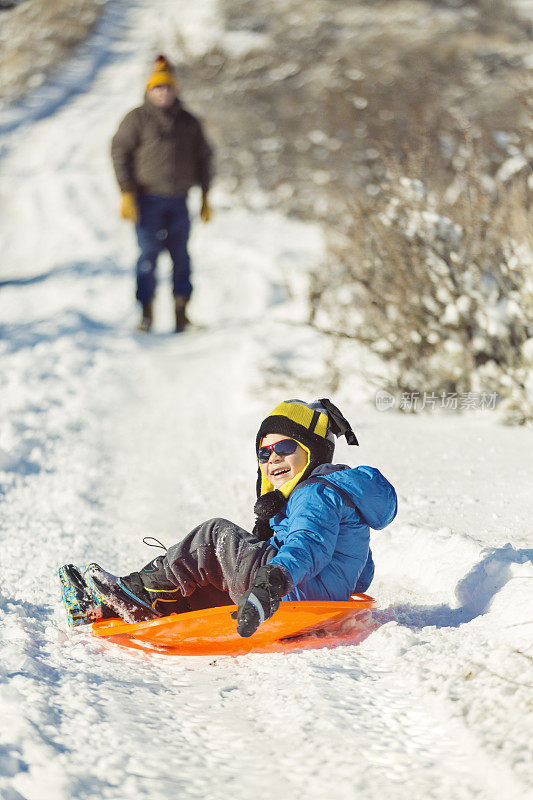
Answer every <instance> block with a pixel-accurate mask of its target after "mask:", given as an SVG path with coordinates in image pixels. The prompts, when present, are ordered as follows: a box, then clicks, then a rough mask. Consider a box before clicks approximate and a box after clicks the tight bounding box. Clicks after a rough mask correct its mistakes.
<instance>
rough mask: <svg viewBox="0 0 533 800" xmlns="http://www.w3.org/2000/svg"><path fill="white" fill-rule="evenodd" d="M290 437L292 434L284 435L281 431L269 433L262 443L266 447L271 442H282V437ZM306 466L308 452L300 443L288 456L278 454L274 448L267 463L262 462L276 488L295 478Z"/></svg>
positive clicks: (263, 468) (267, 475)
mask: <svg viewBox="0 0 533 800" xmlns="http://www.w3.org/2000/svg"><path fill="white" fill-rule="evenodd" d="M290 438H291V437H290V436H283V435H282V434H279V433H267V435H266V436H265V437H264V439H263V441H262V442H261V445H262V446H264V447H266V446H268V445H269V444H276V442H281V441H282V439H290ZM306 466H307V453H306V451H305V450H304V449H303V447H301V446H300V445H298V447H297V448H296V450H295V452H294V453H291V454H290V455H288V456H278V454H277V453H275V452H274V450H272V451H271V453H270V458H269V459H268V461H267V462H266V464H261V469H262V470H263V472H264V473H265V476H266V478H268V480H269V481H270V483H271V484H272V486H273V487H274V488H275V489H279V488H280V486H283V484H284V483H287V481H290V480H292V479H293V478H295V477H296V475H298V474H299V473H300V472H301V471H302V470H303V469H305V467H306Z"/></svg>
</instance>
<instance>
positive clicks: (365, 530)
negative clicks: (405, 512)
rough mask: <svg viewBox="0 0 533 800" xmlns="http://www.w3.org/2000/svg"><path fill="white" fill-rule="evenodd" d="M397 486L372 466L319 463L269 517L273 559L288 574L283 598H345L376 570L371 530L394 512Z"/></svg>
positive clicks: (364, 585)
mask: <svg viewBox="0 0 533 800" xmlns="http://www.w3.org/2000/svg"><path fill="white" fill-rule="evenodd" d="M396 510H397V498H396V492H395V491H394V488H393V486H392V485H391V484H390V483H389V482H388V480H387V479H386V478H384V477H383V475H382V474H381V472H379V470H377V469H375V468H374V467H355V469H352V468H350V467H347V466H345V465H344V464H335V465H334V464H321V465H320V466H319V467H317V468H316V469H314V470H313V472H312V473H311V476H310V477H309V478H308V479H307V480H305V481H303V482H302V483H301V484H299V485H298V486H297V487H296V488H295V489H294V490H293V492H292V493H291V495H290V496H289V499H288V500H287V503H286V504H285V506H284V508H283V510H282V512H280V513H279V514H276V516H275V517H272V518H271V519H270V527H271V528H272V529H273V530H274V535H273V536H272V538H271V539H270V544H272V545H273V546H274V547H275V548H276V549H277V551H278V552H277V553H276V555H275V556H274V557H273V558H272V559H271V560H270V562H269V563H271V564H279V565H280V566H281V567H283V568H284V569H285V570H286V572H287V573H288V574H289V575H290V578H291V580H292V587H291V589H290V591H289V592H288V594H287V595H286V596H285V598H284V599H285V600H347V599H348V598H349V597H350V595H351V594H353V592H354V590H355V589H356V587H357V591H359V592H361V591H365V590H366V589H367V588H368V586H369V585H370V581H371V580H372V577H373V573H374V568H373V567H374V565H373V561H372V554H371V552H370V547H369V541H370V530H369V528H374V529H376V530H379V529H380V528H384V527H385V526H386V525H388V524H389V522H392V520H393V519H394V517H395V516H396Z"/></svg>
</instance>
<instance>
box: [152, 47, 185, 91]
mask: <svg viewBox="0 0 533 800" xmlns="http://www.w3.org/2000/svg"><path fill="white" fill-rule="evenodd" d="M164 84H168V86H172V88H173V89H177V88H178V83H177V81H176V77H175V75H174V68H173V67H172V65H171V64H170V62H169V61H168V60H167V58H166V57H165V56H162V55H159V56H157V58H156V60H155V62H154V66H153V67H152V71H151V73H150V76H149V78H148V80H147V81H146V89H147V90H148V89H153V88H154V86H163V85H164Z"/></svg>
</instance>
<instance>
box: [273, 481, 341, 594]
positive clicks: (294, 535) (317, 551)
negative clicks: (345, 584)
mask: <svg viewBox="0 0 533 800" xmlns="http://www.w3.org/2000/svg"><path fill="white" fill-rule="evenodd" d="M342 506H343V501H342V498H341V497H340V495H339V494H338V492H336V491H335V490H334V489H333V488H329V487H327V486H324V485H321V484H314V485H313V486H308V487H306V488H305V489H301V490H300V491H298V492H296V493H295V494H294V495H293V496H292V497H291V498H290V501H289V504H288V507H287V511H288V524H289V531H288V533H287V535H286V537H285V541H284V543H283V544H282V546H281V547H280V549H279V550H278V552H277V554H276V555H275V556H274V558H273V559H271V560H270V562H269V563H271V564H279V565H280V566H281V567H283V568H284V569H285V570H286V572H288V573H289V575H290V577H291V580H292V584H293V586H292V587H290V588H289V590H288V591H290V589H292V588H293V587H295V586H298V584H300V583H303V582H305V581H308V580H309V579H310V578H312V577H314V576H315V575H317V574H318V573H319V572H321V570H323V569H324V567H325V566H327V564H329V562H330V561H331V559H332V557H333V553H334V552H335V546H336V544H337V538H338V535H339V528H340V519H341V511H342Z"/></svg>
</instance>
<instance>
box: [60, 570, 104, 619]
mask: <svg viewBox="0 0 533 800" xmlns="http://www.w3.org/2000/svg"><path fill="white" fill-rule="evenodd" d="M59 580H60V582H61V597H62V600H63V604H64V606H65V611H66V612H67V620H68V624H69V625H70V626H71V627H76V626H78V625H87V624H88V623H90V622H95V621H96V620H97V619H104V618H106V619H108V618H110V617H113V616H114V614H113V612H112V611H111V609H110V608H108V607H107V606H105V605H103V604H102V603H100V601H99V600H97V599H96V597H95V596H94V594H93V593H92V592H91V590H90V589H89V587H88V586H87V584H86V583H85V581H84V580H83V576H82V574H81V572H80V570H79V569H78V567H76V566H75V565H74V564H65V565H64V566H62V567H60V568H59Z"/></svg>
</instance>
